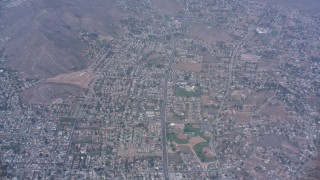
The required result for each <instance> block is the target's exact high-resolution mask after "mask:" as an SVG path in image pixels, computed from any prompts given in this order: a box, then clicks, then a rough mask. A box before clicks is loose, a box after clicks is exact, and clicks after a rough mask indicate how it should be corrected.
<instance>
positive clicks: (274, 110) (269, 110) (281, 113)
mask: <svg viewBox="0 0 320 180" xmlns="http://www.w3.org/2000/svg"><path fill="white" fill-rule="evenodd" d="M260 113H261V114H268V115H272V116H273V117H279V118H282V119H283V118H286V116H287V111H286V108H285V107H284V106H266V107H264V108H262V109H261V111H260Z"/></svg>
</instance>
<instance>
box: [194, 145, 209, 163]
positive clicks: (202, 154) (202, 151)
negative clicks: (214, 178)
mask: <svg viewBox="0 0 320 180" xmlns="http://www.w3.org/2000/svg"><path fill="white" fill-rule="evenodd" d="M193 150H194V151H195V152H196V154H197V156H198V157H199V159H200V160H201V162H212V161H214V158H213V154H212V153H211V152H210V151H211V149H210V147H209V144H208V143H198V144H196V145H195V146H194V147H193Z"/></svg>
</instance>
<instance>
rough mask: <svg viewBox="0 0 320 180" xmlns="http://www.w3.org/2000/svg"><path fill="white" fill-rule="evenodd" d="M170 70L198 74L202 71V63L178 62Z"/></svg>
mask: <svg viewBox="0 0 320 180" xmlns="http://www.w3.org/2000/svg"><path fill="white" fill-rule="evenodd" d="M172 68H173V69H174V70H179V71H191V72H197V73H199V72H201V71H202V63H189V62H179V63H177V64H174V65H173V66H172Z"/></svg>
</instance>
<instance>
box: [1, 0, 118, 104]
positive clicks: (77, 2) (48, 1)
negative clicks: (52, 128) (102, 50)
mask: <svg viewBox="0 0 320 180" xmlns="http://www.w3.org/2000/svg"><path fill="white" fill-rule="evenodd" d="M0 2H1V1H0ZM6 2H9V1H6ZM11 2H13V0H11ZM21 2H22V1H21ZM0 4H1V5H2V6H1V7H2V10H1V16H0V39H4V38H7V39H8V40H7V41H6V43H5V44H4V45H3V46H1V44H0V50H1V51H0V52H2V53H0V55H1V54H2V57H4V59H5V62H3V65H4V66H5V67H8V68H12V69H14V70H17V71H18V73H19V74H20V76H21V77H22V78H30V79H39V80H45V79H48V78H54V77H59V75H62V74H64V75H65V74H66V75H68V74H71V75H72V73H73V72H75V71H79V70H83V69H86V67H88V66H89V65H90V63H91V60H90V59H87V58H86V57H85V55H86V51H87V49H88V48H89V45H88V43H86V42H83V41H81V40H80V38H79V36H80V33H81V32H83V31H85V32H88V33H95V34H99V35H101V36H110V35H115V34H116V32H119V31H117V28H118V27H117V22H118V20H119V17H120V16H121V12H120V11H119V10H117V8H116V3H115V1H114V0H92V1H86V0H72V1H70V0H54V1H53V0H27V1H24V2H22V3H19V4H17V5H14V6H8V3H7V4H5V3H4V2H1V3H0ZM0 58H1V57H0ZM69 85H72V86H68V84H65V82H62V83H59V82H55V83H45V84H40V85H37V86H35V87H33V88H32V89H31V90H32V91H33V92H36V93H38V94H45V95H46V96H43V97H47V98H48V99H47V100H45V101H46V102H49V103H50V100H52V98H59V97H60V96H61V98H63V99H65V98H67V97H65V94H70V95H72V94H75V93H79V92H81V91H83V90H85V88H83V87H81V86H74V84H72V82H71V84H70V83H69ZM44 87H45V88H44ZM31 90H30V89H29V90H27V92H24V93H22V95H26V94H30V91H31ZM61 92H63V93H61ZM31 94H32V93H31ZM50 94H51V95H53V96H52V98H51V96H49V95H50ZM24 99H25V100H27V101H28V102H31V101H29V100H30V97H29V96H28V97H26V98H24ZM38 99H39V98H32V103H43V102H45V101H43V100H41V101H37V100H38Z"/></svg>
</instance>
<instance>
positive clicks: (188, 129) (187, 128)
mask: <svg viewBox="0 0 320 180" xmlns="http://www.w3.org/2000/svg"><path fill="white" fill-rule="evenodd" d="M183 131H184V132H185V133H188V132H194V133H196V134H197V135H198V136H199V137H201V138H203V139H204V140H206V141H207V142H209V141H210V139H211V138H210V137H206V136H205V135H204V133H203V132H201V130H200V129H196V128H194V127H192V124H190V123H188V124H186V125H184V129H183Z"/></svg>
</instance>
